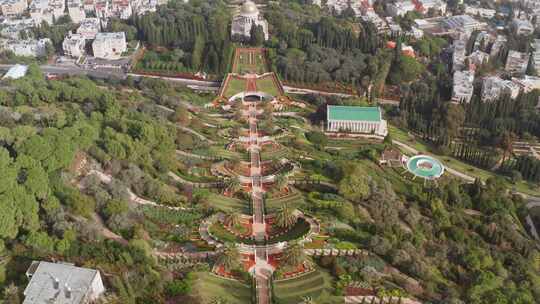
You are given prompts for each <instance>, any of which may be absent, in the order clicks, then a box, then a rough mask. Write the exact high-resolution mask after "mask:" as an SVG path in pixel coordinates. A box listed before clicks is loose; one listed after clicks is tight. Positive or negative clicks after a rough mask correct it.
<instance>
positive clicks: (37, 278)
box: [23, 261, 105, 304]
mask: <svg viewBox="0 0 540 304" xmlns="http://www.w3.org/2000/svg"><path fill="white" fill-rule="evenodd" d="M26 276H27V277H28V278H29V279H30V282H29V283H28V286H26V289H25V290H24V293H23V294H24V302H23V304H44V303H61V304H88V303H93V302H95V301H97V300H98V299H99V297H100V296H101V295H103V293H104V292H105V287H104V286H103V282H102V280H101V274H100V272H99V271H98V270H95V269H89V268H82V267H76V266H74V265H72V264H64V263H49V262H43V261H34V262H32V264H31V265H30V267H29V268H28V270H27V271H26Z"/></svg>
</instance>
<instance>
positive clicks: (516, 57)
mask: <svg viewBox="0 0 540 304" xmlns="http://www.w3.org/2000/svg"><path fill="white" fill-rule="evenodd" d="M528 63H529V54H527V53H521V52H518V51H514V50H510V51H508V57H507V58H506V65H505V67H504V70H505V71H507V72H508V73H510V74H511V75H524V74H525V71H527V65H528Z"/></svg>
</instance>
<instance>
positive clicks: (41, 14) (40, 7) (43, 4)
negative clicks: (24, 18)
mask: <svg viewBox="0 0 540 304" xmlns="http://www.w3.org/2000/svg"><path fill="white" fill-rule="evenodd" d="M28 12H29V13H30V18H32V20H34V22H35V24H37V25H40V24H41V23H42V22H43V21H45V22H46V23H47V24H49V25H50V24H53V20H54V16H53V11H52V9H49V0H34V1H32V3H30V6H29V7H28Z"/></svg>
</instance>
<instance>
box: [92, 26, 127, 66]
mask: <svg viewBox="0 0 540 304" xmlns="http://www.w3.org/2000/svg"><path fill="white" fill-rule="evenodd" d="M92 50H93V51H94V57H96V58H102V59H108V60H115V59H120V57H121V55H122V53H124V52H125V51H127V44H126V34H125V33H124V32H116V33H98V34H97V35H96V39H95V40H94V42H93V43H92Z"/></svg>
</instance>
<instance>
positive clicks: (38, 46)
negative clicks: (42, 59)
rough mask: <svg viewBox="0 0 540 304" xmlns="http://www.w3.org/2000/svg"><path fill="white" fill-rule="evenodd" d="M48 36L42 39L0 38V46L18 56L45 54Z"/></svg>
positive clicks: (48, 41) (49, 41)
mask: <svg viewBox="0 0 540 304" xmlns="http://www.w3.org/2000/svg"><path fill="white" fill-rule="evenodd" d="M47 43H51V40H50V39H48V38H43V39H39V40H36V39H26V40H21V39H16V40H15V39H0V48H1V49H4V50H8V51H11V52H13V53H14V54H17V55H18V56H27V57H39V56H45V55H47Z"/></svg>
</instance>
